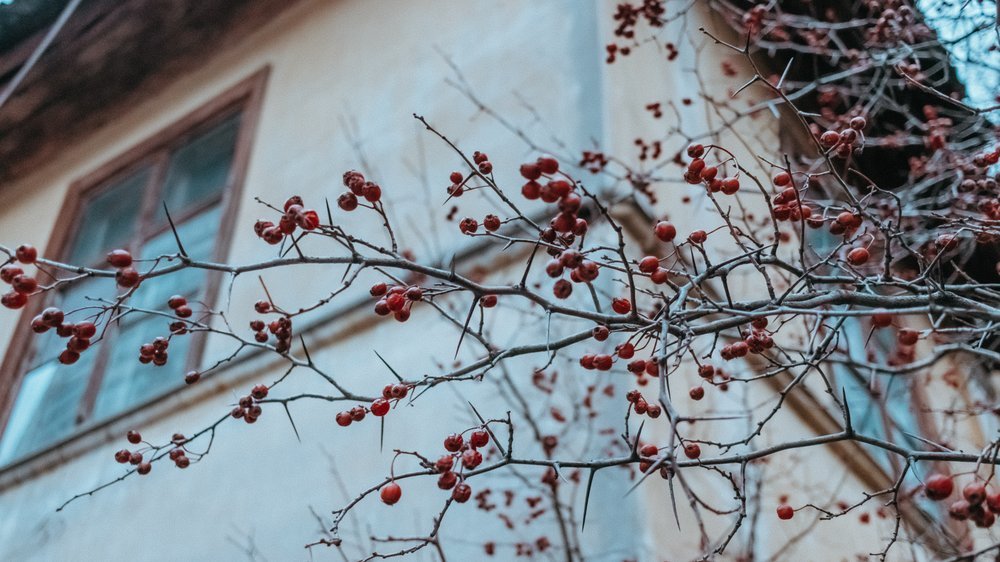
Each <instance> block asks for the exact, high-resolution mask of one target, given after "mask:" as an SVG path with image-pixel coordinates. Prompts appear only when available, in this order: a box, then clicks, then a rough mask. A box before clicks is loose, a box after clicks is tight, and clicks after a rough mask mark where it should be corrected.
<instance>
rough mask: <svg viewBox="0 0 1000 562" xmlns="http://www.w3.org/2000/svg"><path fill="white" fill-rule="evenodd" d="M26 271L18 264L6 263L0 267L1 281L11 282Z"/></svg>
mask: <svg viewBox="0 0 1000 562" xmlns="http://www.w3.org/2000/svg"><path fill="white" fill-rule="evenodd" d="M23 273H24V270H23V269H21V268H20V267H17V266H16V265H5V266H3V267H0V281H3V282H4V283H10V282H12V281H13V280H14V278H15V277H17V276H18V275H21V274H23Z"/></svg>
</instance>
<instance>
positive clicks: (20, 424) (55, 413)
mask: <svg viewBox="0 0 1000 562" xmlns="http://www.w3.org/2000/svg"><path fill="white" fill-rule="evenodd" d="M95 357H96V354H95V353H84V354H83V355H81V356H80V360H79V361H78V362H77V363H76V364H74V365H61V364H59V363H58V362H56V361H49V362H48V363H45V364H44V365H42V366H40V367H38V368H35V369H33V370H31V371H29V372H28V373H27V374H26V375H25V378H24V382H23V383H22V384H21V388H20V390H19V391H18V395H17V399H16V400H15V402H14V410H13V411H12V412H11V416H10V419H9V420H8V422H7V429H6V430H4V434H3V439H2V440H0V463H6V462H7V461H10V460H13V459H16V458H17V457H20V456H23V455H26V454H28V453H31V452H33V451H37V450H39V449H41V448H43V447H45V446H46V445H49V444H51V443H54V442H55V441H57V440H59V439H60V438H62V437H65V436H67V435H69V434H70V433H71V432H72V430H73V427H74V426H75V425H76V415H77V412H78V409H79V405H80V399H81V398H82V397H83V393H84V391H85V390H86V388H87V380H88V378H89V375H90V371H91V370H92V368H93V362H94V358H95Z"/></svg>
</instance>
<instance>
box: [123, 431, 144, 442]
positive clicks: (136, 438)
mask: <svg viewBox="0 0 1000 562" xmlns="http://www.w3.org/2000/svg"><path fill="white" fill-rule="evenodd" d="M125 438H126V439H128V442H129V443H132V444H133V445H137V444H139V443H141V442H142V435H141V434H140V433H139V432H138V431H134V430H133V431H129V432H128V433H126V434H125Z"/></svg>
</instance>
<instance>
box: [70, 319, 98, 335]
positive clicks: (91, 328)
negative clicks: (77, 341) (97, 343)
mask: <svg viewBox="0 0 1000 562" xmlns="http://www.w3.org/2000/svg"><path fill="white" fill-rule="evenodd" d="M73 334H74V335H75V336H76V337H78V338H86V339H89V338H92V337H94V335H96V334H97V326H96V325H95V324H94V323H93V322H80V323H79V324H77V325H76V326H75V327H74V328H73Z"/></svg>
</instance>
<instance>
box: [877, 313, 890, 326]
mask: <svg viewBox="0 0 1000 562" xmlns="http://www.w3.org/2000/svg"><path fill="white" fill-rule="evenodd" d="M891 325H892V314H890V313H888V312H876V313H874V314H872V326H874V327H876V328H887V327H889V326H891Z"/></svg>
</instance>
